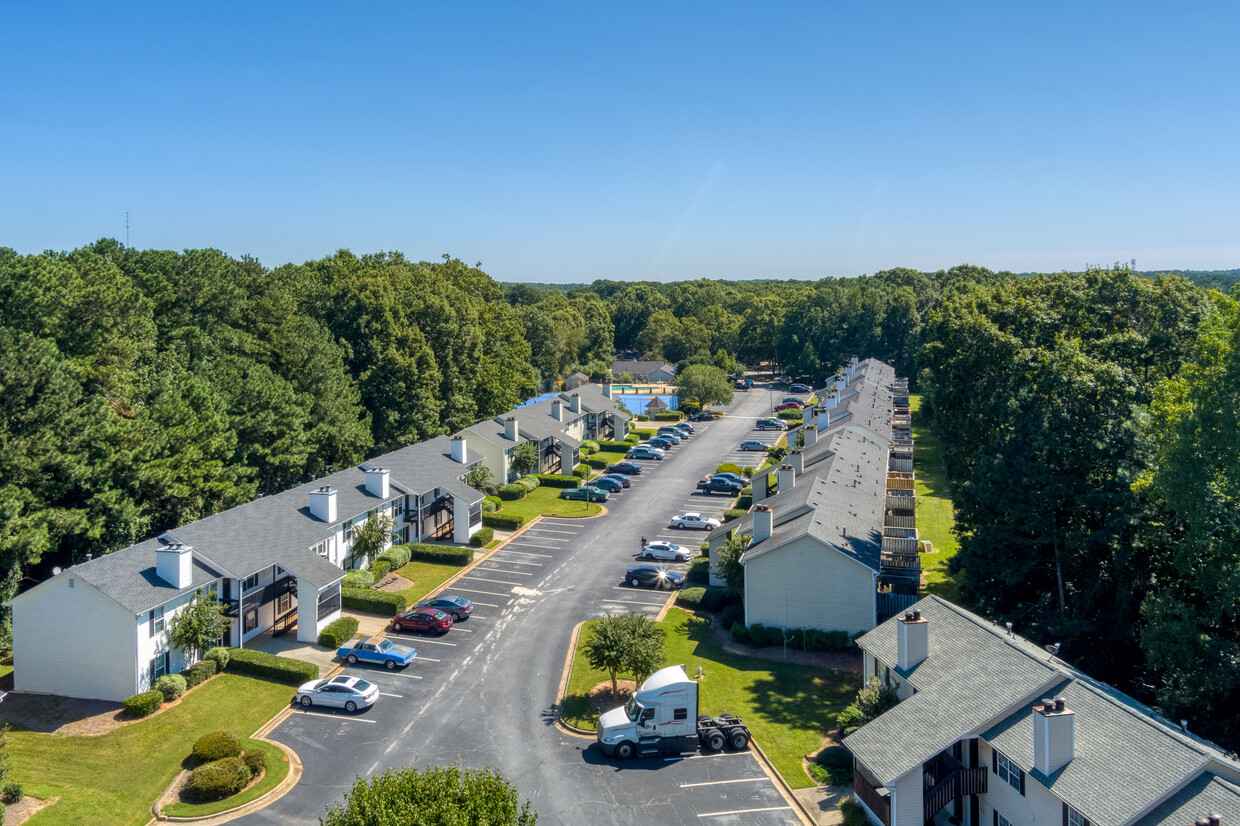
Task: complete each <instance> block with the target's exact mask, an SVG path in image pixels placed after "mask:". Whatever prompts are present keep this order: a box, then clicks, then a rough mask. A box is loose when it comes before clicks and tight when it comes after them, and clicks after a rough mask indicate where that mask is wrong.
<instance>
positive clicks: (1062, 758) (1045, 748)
mask: <svg viewBox="0 0 1240 826" xmlns="http://www.w3.org/2000/svg"><path fill="white" fill-rule="evenodd" d="M1074 757H1076V714H1075V713H1073V712H1071V711H1069V710H1068V707H1067V705H1066V704H1065V703H1064V700H1063V698H1062V697H1059V698H1057V699H1055V700H1053V701H1052V700H1043V701H1042V702H1041V704H1040V705H1036V706H1034V707H1033V767H1034V768H1035V769H1037V770H1038V771H1040V772H1042V774H1046V775H1050V774H1054V773H1055V772H1057V771H1059V770H1060V769H1062V768H1063V767H1064V766H1066V765H1068V764H1069V763H1071V762H1072V759H1073V758H1074Z"/></svg>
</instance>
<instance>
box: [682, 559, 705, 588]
mask: <svg viewBox="0 0 1240 826" xmlns="http://www.w3.org/2000/svg"><path fill="white" fill-rule="evenodd" d="M685 581H686V582H696V583H699V584H701V585H705V584H706V583H707V582H709V581H710V560H709V559H707V558H706V557H702V556H699V557H698V558H697V559H695V560H693V561H692V562H690V563H689V570H688V571H686V572H685Z"/></svg>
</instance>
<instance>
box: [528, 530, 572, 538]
mask: <svg viewBox="0 0 1240 826" xmlns="http://www.w3.org/2000/svg"><path fill="white" fill-rule="evenodd" d="M535 531H538V532H539V533H562V534H567V535H568V536H576V535H577V532H576V531H557V530H556V529H555V528H530V530H529V532H530V533H534V532H535Z"/></svg>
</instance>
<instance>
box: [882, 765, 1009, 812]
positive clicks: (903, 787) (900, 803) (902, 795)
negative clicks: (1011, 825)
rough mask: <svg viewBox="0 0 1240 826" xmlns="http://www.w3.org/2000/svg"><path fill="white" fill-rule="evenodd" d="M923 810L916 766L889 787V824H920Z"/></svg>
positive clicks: (920, 786)
mask: <svg viewBox="0 0 1240 826" xmlns="http://www.w3.org/2000/svg"><path fill="white" fill-rule="evenodd" d="M924 812H925V804H924V801H923V790H922V777H921V766H918V767H917V768H915V769H913V770H912V771H911V772H909V773H908V774H906V775H904V776H903V777H900V778H897V779H896V782H895V785H894V786H892V787H891V826H922V824H923V823H924V822H925V818H924V817H922V815H923V814H924ZM1020 826H1025V825H1024V824H1023V823H1022V824H1020Z"/></svg>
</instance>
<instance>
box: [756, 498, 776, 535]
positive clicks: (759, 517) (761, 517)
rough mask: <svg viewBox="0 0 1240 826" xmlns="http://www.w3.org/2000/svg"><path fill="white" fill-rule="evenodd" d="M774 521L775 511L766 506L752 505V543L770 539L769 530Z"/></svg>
mask: <svg viewBox="0 0 1240 826" xmlns="http://www.w3.org/2000/svg"><path fill="white" fill-rule="evenodd" d="M774 521H775V511H773V510H771V508H770V507H769V506H768V505H754V509H753V541H754V542H761V541H762V540H764V539H770V538H771V528H772V527H773V523H774Z"/></svg>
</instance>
